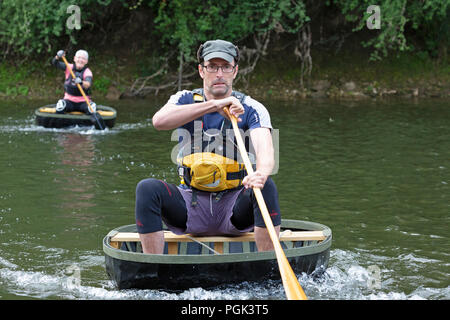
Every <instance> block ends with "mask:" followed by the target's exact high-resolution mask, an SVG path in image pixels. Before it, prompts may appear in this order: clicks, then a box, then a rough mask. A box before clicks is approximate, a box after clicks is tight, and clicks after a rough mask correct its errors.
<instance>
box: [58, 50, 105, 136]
mask: <svg viewBox="0 0 450 320" xmlns="http://www.w3.org/2000/svg"><path fill="white" fill-rule="evenodd" d="M61 58H62V59H63V61H64V63H65V64H66V68H67V69H69V71H70V74H71V75H72V78H73V79H74V80H75V78H76V77H75V74H74V73H73V71H72V68H71V67H70V66H69V63H68V62H67V60H66V57H65V56H62V57H61ZM77 87H78V90H80V92H81V94H82V95H83V98H84V100H85V101H86V103H87V105H88V109H89V111H90V112H91V114H92V117H93V118H94V121H95V122H96V123H97V125H98V128H99V129H100V130H105V128H106V125H105V122H104V121H103V118H102V116H101V115H100V114H99V113H98V112H94V109H92V106H91V103H90V102H89V99H88V97H87V96H86V94H85V93H84V90H83V88H82V87H81V85H80V84H79V83H77Z"/></svg>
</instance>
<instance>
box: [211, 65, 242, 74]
mask: <svg viewBox="0 0 450 320" xmlns="http://www.w3.org/2000/svg"><path fill="white" fill-rule="evenodd" d="M203 68H205V69H206V71H208V72H211V73H216V72H217V71H219V68H220V69H221V70H222V72H223V73H231V72H233V71H234V68H236V66H232V65H231V64H226V65H224V66H218V65H215V64H209V65H207V66H205V65H203Z"/></svg>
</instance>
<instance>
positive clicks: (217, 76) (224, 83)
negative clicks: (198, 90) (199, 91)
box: [199, 58, 238, 99]
mask: <svg viewBox="0 0 450 320" xmlns="http://www.w3.org/2000/svg"><path fill="white" fill-rule="evenodd" d="M203 65H204V66H201V65H199V73H200V77H202V79H203V87H204V88H205V91H206V94H207V98H208V96H210V97H209V98H210V99H211V98H214V99H220V98H225V97H227V96H229V95H230V94H231V90H232V85H233V80H234V79H235V78H236V75H237V71H238V66H236V67H235V68H234V70H233V71H232V72H229V73H226V72H223V70H222V68H221V67H225V66H228V67H230V66H231V67H233V66H234V62H233V63H229V62H228V61H226V60H223V59H220V58H214V59H211V60H208V61H204V63H203ZM208 66H210V67H213V66H217V67H219V69H218V70H217V72H209V71H207V67H208Z"/></svg>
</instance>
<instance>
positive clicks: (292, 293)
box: [223, 107, 308, 300]
mask: <svg viewBox="0 0 450 320" xmlns="http://www.w3.org/2000/svg"><path fill="white" fill-rule="evenodd" d="M223 110H224V112H225V113H226V115H227V116H228V117H229V118H230V120H231V123H232V125H233V131H234V135H235V136H236V141H237V144H238V148H239V152H240V153H241V156H242V159H243V160H244V165H245V169H246V170H247V173H248V174H252V173H253V172H254V171H253V167H252V164H251V162H250V159H249V158H248V154H247V150H246V148H245V144H244V141H243V140H242V136H241V133H240V131H239V128H238V125H237V119H236V117H235V116H233V115H231V114H230V112H229V111H228V108H226V107H225V108H223ZM253 192H254V193H255V196H256V201H257V202H258V206H259V209H260V210H261V214H262V217H263V219H264V223H265V224H266V228H267V231H268V232H269V236H270V239H271V240H272V243H273V247H274V250H275V255H276V257H277V262H278V267H279V269H280V274H281V279H282V281H283V286H284V291H285V292H286V297H287V298H288V300H307V299H308V298H307V297H306V294H305V292H304V291H303V289H302V287H301V286H300V283H299V282H298V280H297V277H296V275H295V273H294V271H293V270H292V268H291V265H290V264H289V261H288V260H287V258H286V255H285V254H284V251H283V249H282V247H281V244H280V241H279V239H278V235H277V233H276V231H275V227H274V226H273V223H272V219H271V218H270V215H269V211H268V210H267V206H266V203H265V201H264V197H263V195H262V193H261V189H259V188H253Z"/></svg>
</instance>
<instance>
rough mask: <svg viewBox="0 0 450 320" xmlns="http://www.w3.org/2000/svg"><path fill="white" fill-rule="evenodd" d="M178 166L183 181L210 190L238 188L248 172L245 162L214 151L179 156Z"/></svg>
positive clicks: (194, 186) (197, 187) (200, 188)
mask: <svg viewBox="0 0 450 320" xmlns="http://www.w3.org/2000/svg"><path fill="white" fill-rule="evenodd" d="M178 168H179V169H178V170H179V171H178V174H179V175H180V177H181V178H182V181H181V183H184V184H187V185H189V186H191V187H193V188H196V189H198V190H203V191H209V192H218V191H223V190H226V189H233V188H237V187H239V186H240V185H242V179H244V177H245V176H246V174H247V173H246V171H245V166H244V164H242V163H239V162H237V161H235V160H233V159H230V158H227V157H224V156H221V155H219V154H216V153H212V152H201V153H200V152H199V153H192V154H189V155H187V156H184V157H183V158H179V159H178Z"/></svg>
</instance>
